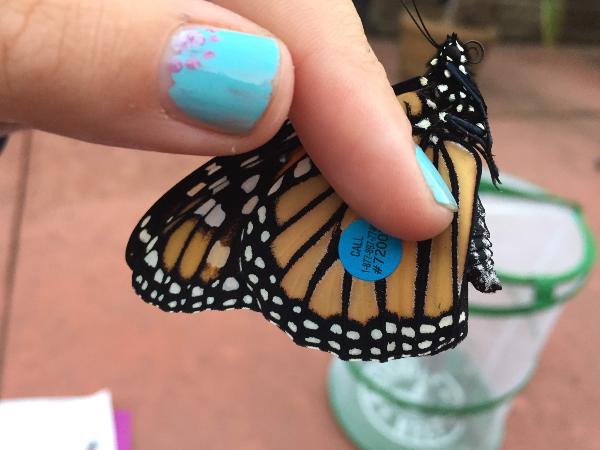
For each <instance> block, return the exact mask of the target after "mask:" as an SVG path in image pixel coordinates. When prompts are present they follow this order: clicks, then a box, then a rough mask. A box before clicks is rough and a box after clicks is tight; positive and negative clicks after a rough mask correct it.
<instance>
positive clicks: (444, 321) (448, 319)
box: [440, 316, 453, 328]
mask: <svg viewBox="0 0 600 450" xmlns="http://www.w3.org/2000/svg"><path fill="white" fill-rule="evenodd" d="M452 322H453V320H452V316H446V317H442V319H441V320H440V328H444V327H448V326H450V325H452Z"/></svg>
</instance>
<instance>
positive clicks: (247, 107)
mask: <svg viewBox="0 0 600 450" xmlns="http://www.w3.org/2000/svg"><path fill="white" fill-rule="evenodd" d="M279 61H280V55H279V46H278V45H277V42H276V41H275V40H274V39H271V38H268V37H264V36H256V35H252V34H246V33H239V32H237V31H229V30H223V29H213V28H206V27H198V26H196V27H186V28H182V29H180V30H178V31H177V32H175V34H174V35H173V36H172V37H171V40H170V48H169V54H168V57H167V61H166V65H167V67H166V70H167V71H168V73H169V75H170V78H171V81H172V84H171V86H170V87H169V89H168V94H169V97H170V98H171V100H172V101H173V103H174V104H175V105H176V106H177V107H178V108H179V109H180V110H181V111H183V112H184V113H186V114H187V115H189V116H190V117H192V118H194V119H196V120H199V121H201V122H204V123H206V124H207V125H209V126H210V127H212V128H215V129H217V130H219V131H223V132H226V133H232V134H243V133H247V132H249V131H250V130H252V128H254V126H255V125H256V122H257V121H258V120H259V119H260V118H261V117H262V115H263V113H264V112H265V110H266V109H267V107H268V106H269V103H270V101H271V96H272V94H273V80H274V78H275V77H276V75H277V71H278V68H279Z"/></svg>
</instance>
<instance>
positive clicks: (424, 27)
mask: <svg viewBox="0 0 600 450" xmlns="http://www.w3.org/2000/svg"><path fill="white" fill-rule="evenodd" d="M412 4H413V7H414V8H415V12H416V13H417V17H418V18H419V21H420V22H421V26H422V27H423V28H422V29H423V31H424V32H425V33H427V36H428V38H429V42H431V43H432V44H433V45H434V46H435V47H439V46H440V44H438V43H437V42H436V41H435V39H434V38H433V36H432V35H431V33H430V32H429V30H428V29H427V25H425V21H424V20H423V17H422V16H421V12H420V11H419V8H417V4H416V3H415V0H412Z"/></svg>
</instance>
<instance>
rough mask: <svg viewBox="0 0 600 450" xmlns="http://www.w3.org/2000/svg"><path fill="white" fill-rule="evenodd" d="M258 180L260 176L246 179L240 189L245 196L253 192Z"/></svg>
mask: <svg viewBox="0 0 600 450" xmlns="http://www.w3.org/2000/svg"><path fill="white" fill-rule="evenodd" d="M259 179H260V175H253V176H251V177H250V178H248V179H247V180H246V181H244V182H243V183H242V189H243V190H244V192H245V193H246V194H249V193H250V192H252V191H253V190H254V188H255V187H256V185H257V184H258V180H259Z"/></svg>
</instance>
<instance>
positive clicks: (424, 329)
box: [419, 324, 435, 334]
mask: <svg viewBox="0 0 600 450" xmlns="http://www.w3.org/2000/svg"><path fill="white" fill-rule="evenodd" d="M419 331H420V332H421V333H423V334H431V333H435V327H434V326H433V325H427V324H423V325H421V328H420V329H419Z"/></svg>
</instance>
